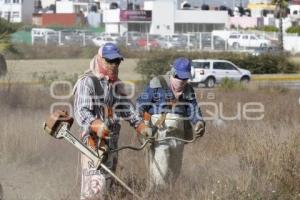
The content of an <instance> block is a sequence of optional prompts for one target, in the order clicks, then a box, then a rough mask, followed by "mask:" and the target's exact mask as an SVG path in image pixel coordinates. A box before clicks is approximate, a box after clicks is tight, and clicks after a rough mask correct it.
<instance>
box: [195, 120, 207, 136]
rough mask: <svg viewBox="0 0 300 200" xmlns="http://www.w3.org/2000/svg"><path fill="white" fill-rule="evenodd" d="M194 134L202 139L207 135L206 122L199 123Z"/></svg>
mask: <svg viewBox="0 0 300 200" xmlns="http://www.w3.org/2000/svg"><path fill="white" fill-rule="evenodd" d="M194 133H195V135H196V137H202V136H203V134H204V133H205V122H204V121H198V122H197V123H196V125H195V127H194Z"/></svg>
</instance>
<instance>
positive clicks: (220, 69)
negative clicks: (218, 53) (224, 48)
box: [189, 59, 251, 88]
mask: <svg viewBox="0 0 300 200" xmlns="http://www.w3.org/2000/svg"><path fill="white" fill-rule="evenodd" d="M191 73H192V77H191V79H190V80H189V82H190V83H191V84H193V85H199V84H203V83H204V84H205V86H206V87H208V88H212V87H214V86H215V84H216V83H220V82H222V81H223V80H224V79H225V78H229V79H231V80H234V81H241V82H249V81H250V79H251V73H250V71H248V70H245V69H241V68H239V67H237V66H236V65H235V64H233V63H232V62H230V61H227V60H211V59H206V60H203V59H199V60H193V61H192V70H191Z"/></svg>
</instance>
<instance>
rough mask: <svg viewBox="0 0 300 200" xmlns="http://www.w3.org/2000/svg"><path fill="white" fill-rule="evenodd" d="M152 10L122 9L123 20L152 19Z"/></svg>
mask: <svg viewBox="0 0 300 200" xmlns="http://www.w3.org/2000/svg"><path fill="white" fill-rule="evenodd" d="M151 19H152V12H151V11H150V10H121V12H120V20H121V21H151Z"/></svg>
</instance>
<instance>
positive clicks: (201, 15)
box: [175, 10, 229, 24]
mask: <svg viewBox="0 0 300 200" xmlns="http://www.w3.org/2000/svg"><path fill="white" fill-rule="evenodd" d="M228 19H229V17H228V14H227V11H215V10H176V11H175V23H197V24H226V23H228Z"/></svg>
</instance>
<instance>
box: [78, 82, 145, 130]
mask: <svg viewBox="0 0 300 200" xmlns="http://www.w3.org/2000/svg"><path fill="white" fill-rule="evenodd" d="M97 81H98V82H99V84H100V87H101V88H102V89H103V94H102V95H99V94H96V93H97V92H96V88H95V86H94V83H93V80H92V78H91V77H89V76H85V77H83V78H81V79H80V80H78V82H77V83H76V85H75V89H74V91H75V101H74V116H75V119H76V121H77V123H78V124H79V125H80V126H81V127H82V128H83V129H84V130H85V131H87V130H88V129H89V126H90V124H91V122H92V121H94V120H95V119H98V118H99V119H101V120H103V121H105V120H106V118H107V115H106V114H107V112H106V111H107V110H108V108H112V110H113V114H114V117H113V124H118V123H119V120H120V118H122V119H124V120H126V121H128V122H129V123H130V125H131V126H134V127H137V125H138V124H139V123H140V122H141V120H142V119H141V118H140V117H139V115H138V113H137V112H136V111H135V108H134V106H133V104H132V102H131V101H130V100H129V99H128V98H127V97H126V96H124V95H121V94H120V92H119V91H120V86H121V84H118V85H115V86H113V85H112V84H111V83H109V82H108V81H107V80H106V79H105V78H101V79H98V80H97ZM113 90H115V92H113Z"/></svg>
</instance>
